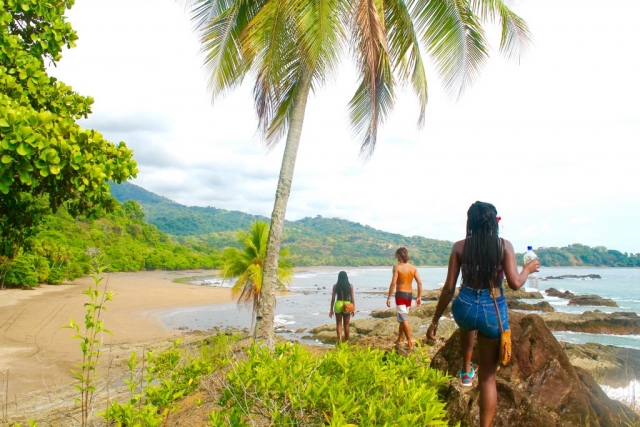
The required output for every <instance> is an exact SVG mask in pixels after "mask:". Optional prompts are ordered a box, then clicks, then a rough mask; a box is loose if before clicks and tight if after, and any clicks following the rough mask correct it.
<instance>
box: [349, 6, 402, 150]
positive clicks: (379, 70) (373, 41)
mask: <svg viewBox="0 0 640 427" xmlns="http://www.w3.org/2000/svg"><path fill="white" fill-rule="evenodd" d="M353 7H355V9H354V19H353V38H354V43H355V45H356V52H355V53H356V56H357V57H356V61H357V63H358V68H359V71H360V74H361V75H362V82H361V83H360V87H359V88H358V90H357V91H356V93H355V94H354V96H353V98H352V99H351V101H350V102H349V116H350V118H351V124H352V126H353V128H354V130H355V132H356V133H357V134H362V135H363V136H364V138H363V141H362V144H361V146H360V153H361V155H363V156H365V157H368V156H369V155H371V153H373V150H374V149H375V146H376V140H377V136H378V125H379V124H381V123H382V122H383V121H384V119H385V118H386V116H387V114H388V113H389V111H390V110H391V108H392V107H393V104H394V101H395V95H394V91H393V86H394V81H393V74H392V72H391V68H390V64H389V48H388V45H387V39H386V29H385V27H384V23H383V16H382V12H383V11H382V10H379V9H378V6H377V4H376V1H375V0H357V1H356V3H355V5H354V6H353Z"/></svg>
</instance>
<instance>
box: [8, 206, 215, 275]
mask: <svg viewBox="0 0 640 427" xmlns="http://www.w3.org/2000/svg"><path fill="white" fill-rule="evenodd" d="M113 206H114V209H113V212H110V213H107V212H104V213H103V214H102V215H100V217H99V218H96V219H91V218H89V217H78V218H73V217H72V216H71V215H70V214H69V213H68V212H67V211H66V210H65V209H64V208H61V209H59V210H58V212H57V213H56V214H51V215H47V216H45V217H44V218H43V221H42V222H41V224H40V225H39V227H38V232H37V233H36V234H35V235H34V237H33V239H32V244H31V249H30V250H28V251H24V252H20V254H18V255H17V256H16V259H15V261H14V262H13V264H12V265H11V267H10V268H9V271H8V273H7V275H6V279H5V283H6V285H8V286H30V287H31V286H37V285H38V284H39V283H49V284H60V283H61V282H62V281H64V280H73V279H75V278H77V277H80V276H83V275H85V274H89V273H91V272H92V271H93V266H92V264H91V260H92V257H95V256H96V255H100V256H101V257H102V260H103V263H104V264H105V265H106V267H107V271H110V272H117V271H140V270H156V269H157V270H184V269H192V268H217V267H220V266H221V258H220V252H221V251H220V250H218V249H214V248H211V247H208V246H199V245H198V244H195V243H194V244H193V245H189V244H179V243H177V242H174V241H173V240H172V239H171V237H169V236H168V235H166V234H165V233H162V232H161V231H159V230H158V229H157V228H156V227H155V226H152V225H149V224H147V223H146V222H145V221H144V213H143V212H142V210H141V208H140V206H139V205H138V203H137V202H136V201H133V200H129V201H127V202H125V203H123V204H120V203H119V202H117V201H116V200H114V201H113Z"/></svg>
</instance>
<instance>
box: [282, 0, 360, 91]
mask: <svg viewBox="0 0 640 427" xmlns="http://www.w3.org/2000/svg"><path fill="white" fill-rule="evenodd" d="M292 1H296V0H292ZM296 3H297V8H296V10H297V12H296V14H295V15H296V16H297V21H296V22H297V26H298V34H300V42H299V47H300V52H301V53H302V54H303V56H304V60H305V63H306V69H307V70H313V78H314V81H315V83H316V85H320V84H322V83H324V81H325V79H326V78H327V77H329V76H330V75H331V74H333V73H334V72H335V71H336V68H337V66H338V64H339V61H340V57H341V56H342V53H343V51H344V48H345V47H346V46H347V43H348V40H347V31H346V27H347V23H348V22H349V1H347V0H298V1H297V2H296Z"/></svg>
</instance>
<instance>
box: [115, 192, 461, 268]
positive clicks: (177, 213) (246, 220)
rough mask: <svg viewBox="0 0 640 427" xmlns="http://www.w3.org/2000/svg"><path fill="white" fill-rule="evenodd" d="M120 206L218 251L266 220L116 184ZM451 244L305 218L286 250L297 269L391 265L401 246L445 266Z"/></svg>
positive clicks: (290, 229)
mask: <svg viewBox="0 0 640 427" xmlns="http://www.w3.org/2000/svg"><path fill="white" fill-rule="evenodd" d="M111 187H112V190H111V191H112V193H113V195H114V196H115V197H116V198H117V199H118V200H119V201H121V202H124V201H126V200H130V199H134V200H136V201H138V202H139V203H140V205H141V206H142V209H143V211H144V212H145V218H146V220H147V221H148V222H149V223H150V224H153V225H155V226H157V227H158V228H159V229H160V230H162V231H164V232H166V233H168V234H173V235H176V236H177V241H179V242H181V243H184V244H188V245H197V244H201V245H202V244H204V245H207V246H211V247H214V248H223V247H226V246H235V245H237V239H236V232H235V231H236V230H246V229H248V228H249V225H250V224H251V222H252V221H255V220H262V221H267V222H268V221H269V219H268V218H265V217H263V216H257V215H249V214H246V213H243V212H238V211H228V210H224V209H216V208H212V207H208V208H201V207H187V206H184V205H180V204H178V203H175V202H173V201H171V200H169V199H166V198H164V197H160V196H156V195H155V194H153V193H151V192H149V191H147V190H145V189H143V188H141V187H138V186H136V185H134V184H130V183H124V184H120V185H112V186H111ZM231 230H234V231H231ZM451 244H452V243H451V242H447V241H443V240H434V239H427V238H424V237H418V236H415V237H406V236H402V235H400V234H393V233H387V232H385V231H380V230H376V229H375V228H372V227H369V226H368V225H362V224H360V223H357V222H352V221H347V220H344V219H339V218H323V217H321V216H319V215H318V216H316V217H314V218H303V219H301V220H298V221H286V222H285V231H284V239H283V246H287V247H289V249H290V253H291V261H292V263H293V265H295V266H310V265H344V266H364V265H391V264H393V263H394V261H395V260H394V257H393V255H394V252H395V250H396V248H397V247H398V246H401V245H402V246H406V247H407V248H408V249H409V251H410V254H411V260H412V262H414V263H415V264H418V265H446V263H447V260H448V257H449V251H450V250H451Z"/></svg>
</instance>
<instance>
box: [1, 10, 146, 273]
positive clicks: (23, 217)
mask: <svg viewBox="0 0 640 427" xmlns="http://www.w3.org/2000/svg"><path fill="white" fill-rule="evenodd" d="M73 3H74V2H73V0H0V5H1V6H2V13H0V136H1V141H0V165H1V166H0V284H2V282H3V281H4V279H5V275H6V274H7V273H8V270H9V268H10V267H11V265H12V263H13V261H14V260H15V259H16V257H17V256H19V255H20V253H21V251H23V250H24V249H27V248H29V246H30V243H31V239H32V238H33V236H34V235H35V233H36V232H37V228H38V225H39V224H40V223H41V221H42V220H43V218H44V217H45V215H46V214H48V213H50V212H56V211H57V210H58V209H61V208H63V209H64V210H65V211H66V212H68V213H69V214H70V215H72V216H78V215H89V216H92V215H96V214H98V213H99V212H101V211H102V210H104V209H106V210H109V209H111V208H113V199H112V198H111V195H110V193H109V184H108V182H109V181H115V182H122V181H125V180H127V179H129V178H131V177H135V176H136V173H137V168H136V163H135V162H134V161H133V160H132V155H133V153H132V151H131V150H129V149H128V148H127V147H126V145H125V144H124V143H119V144H113V143H111V142H109V141H107V140H105V139H104V138H103V137H102V135H101V134H100V133H98V132H96V131H94V130H86V129H83V128H82V127H80V126H79V125H78V124H77V123H76V120H78V119H81V118H86V117H87V116H88V115H89V114H90V113H91V105H92V103H93V99H92V98H91V97H85V96H82V95H79V94H78V93H76V92H74V91H73V90H72V89H71V87H70V86H67V85H66V84H64V83H63V82H61V81H58V80H57V79H56V78H54V77H51V76H49V75H48V74H47V70H46V66H50V65H55V64H56V63H57V62H58V61H59V60H60V58H61V52H62V49H63V48H65V47H66V48H72V47H73V46H74V45H75V41H76V40H77V38H78V37H77V35H76V32H75V31H74V30H73V29H72V28H71V25H70V24H69V23H68V22H67V19H66V17H65V15H64V14H65V12H66V10H67V8H69V7H71V6H72V5H73Z"/></svg>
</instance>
